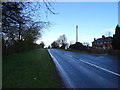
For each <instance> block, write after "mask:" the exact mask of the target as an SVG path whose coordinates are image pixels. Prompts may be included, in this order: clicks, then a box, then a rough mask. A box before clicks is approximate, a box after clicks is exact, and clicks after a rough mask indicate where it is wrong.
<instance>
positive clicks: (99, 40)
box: [92, 37, 112, 43]
mask: <svg viewBox="0 0 120 90" xmlns="http://www.w3.org/2000/svg"><path fill="white" fill-rule="evenodd" d="M111 39H112V37H105V38H98V39H96V40H94V41H93V42H92V43H95V42H106V41H110V40H111Z"/></svg>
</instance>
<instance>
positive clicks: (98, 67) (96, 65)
mask: <svg viewBox="0 0 120 90" xmlns="http://www.w3.org/2000/svg"><path fill="white" fill-rule="evenodd" d="M79 60H80V61H82V62H84V63H86V64H89V65H91V66H94V67H97V68H99V69H102V70H104V71H106V72H109V73H112V74H114V75H117V76H120V74H118V73H116V72H113V71H110V70H108V69H105V68H102V67H99V66H97V65H95V64H92V63H89V62H87V61H84V60H82V59H79Z"/></svg>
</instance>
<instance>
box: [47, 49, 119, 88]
mask: <svg viewBox="0 0 120 90" xmlns="http://www.w3.org/2000/svg"><path fill="white" fill-rule="evenodd" d="M48 52H49V54H50V55H51V57H52V59H53V61H54V63H55V65H56V69H57V71H58V73H59V75H60V77H61V79H62V81H63V83H64V85H65V87H66V88H120V86H119V85H120V81H119V80H120V72H119V71H120V67H119V65H120V61H118V57H115V56H110V55H107V54H101V55H93V54H87V53H75V52H69V51H65V50H60V49H48Z"/></svg>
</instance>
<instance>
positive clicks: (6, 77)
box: [2, 49, 61, 88]
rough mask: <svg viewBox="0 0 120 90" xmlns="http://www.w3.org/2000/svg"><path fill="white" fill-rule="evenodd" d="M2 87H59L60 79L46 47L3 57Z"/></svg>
mask: <svg viewBox="0 0 120 90" xmlns="http://www.w3.org/2000/svg"><path fill="white" fill-rule="evenodd" d="M2 61H3V62H2V66H3V68H2V75H3V76H2V86H3V88H60V87H61V84H60V80H59V77H58V75H57V73H56V70H55V68H54V64H53V63H52V60H51V58H50V56H49V54H48V52H47V50H46V49H36V50H31V51H27V52H24V53H17V54H13V55H9V56H6V57H3V60H2Z"/></svg>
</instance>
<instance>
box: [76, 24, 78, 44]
mask: <svg viewBox="0 0 120 90" xmlns="http://www.w3.org/2000/svg"><path fill="white" fill-rule="evenodd" d="M76 42H78V25H76Z"/></svg>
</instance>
